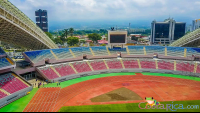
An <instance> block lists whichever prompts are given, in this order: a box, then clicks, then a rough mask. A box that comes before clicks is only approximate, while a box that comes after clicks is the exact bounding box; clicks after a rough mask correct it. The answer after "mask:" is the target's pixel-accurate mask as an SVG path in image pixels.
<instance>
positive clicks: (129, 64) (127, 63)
mask: <svg viewBox="0 0 200 113" xmlns="http://www.w3.org/2000/svg"><path fill="white" fill-rule="evenodd" d="M122 61H123V64H124V67H125V68H126V69H128V68H137V69H138V68H139V66H138V61H137V59H122Z"/></svg>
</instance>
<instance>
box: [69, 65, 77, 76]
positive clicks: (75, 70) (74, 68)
mask: <svg viewBox="0 0 200 113" xmlns="http://www.w3.org/2000/svg"><path fill="white" fill-rule="evenodd" d="M69 65H70V66H71V67H72V69H73V70H74V71H75V72H76V74H77V73H78V72H77V71H76V69H75V68H74V66H73V65H72V64H71V63H69Z"/></svg>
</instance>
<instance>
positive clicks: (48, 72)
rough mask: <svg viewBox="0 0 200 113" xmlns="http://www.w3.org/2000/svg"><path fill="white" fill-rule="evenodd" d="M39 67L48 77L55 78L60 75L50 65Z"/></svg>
mask: <svg viewBox="0 0 200 113" xmlns="http://www.w3.org/2000/svg"><path fill="white" fill-rule="evenodd" d="M39 69H40V71H41V72H42V73H43V74H44V75H45V76H46V77H47V78H48V79H55V78H58V77H59V76H58V75H57V74H56V73H55V72H54V71H53V70H52V69H51V68H50V67H42V68H39Z"/></svg>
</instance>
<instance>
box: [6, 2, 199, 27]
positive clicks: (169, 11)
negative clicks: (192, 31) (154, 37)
mask: <svg viewBox="0 0 200 113" xmlns="http://www.w3.org/2000/svg"><path fill="white" fill-rule="evenodd" d="M9 1H10V2H11V3H12V4H14V5H15V6H16V7H17V8H19V9H20V10H21V11H22V12H23V13H25V14H26V15H27V16H28V17H29V18H30V19H31V20H33V21H34V22H35V11H36V10H38V9H42V10H47V11H48V20H49V27H50V29H59V28H63V27H77V26H79V27H80V26H82V27H83V26H91V25H93V26H94V25H95V26H102V25H107V26H114V25H118V26H123V25H125V26H126V25H127V26H128V25H129V22H130V23H131V27H137V26H148V27H150V24H151V22H152V21H153V20H154V19H155V20H156V21H164V19H166V18H169V17H172V18H174V19H175V20H176V21H180V22H186V23H187V25H189V24H191V23H192V20H194V19H199V18H200V13H199V12H200V0H9Z"/></svg>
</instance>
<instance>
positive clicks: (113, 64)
mask: <svg viewBox="0 0 200 113" xmlns="http://www.w3.org/2000/svg"><path fill="white" fill-rule="evenodd" d="M106 63H107V65H108V67H109V69H122V68H123V67H122V64H121V62H120V61H119V60H118V59H110V60H106Z"/></svg>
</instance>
